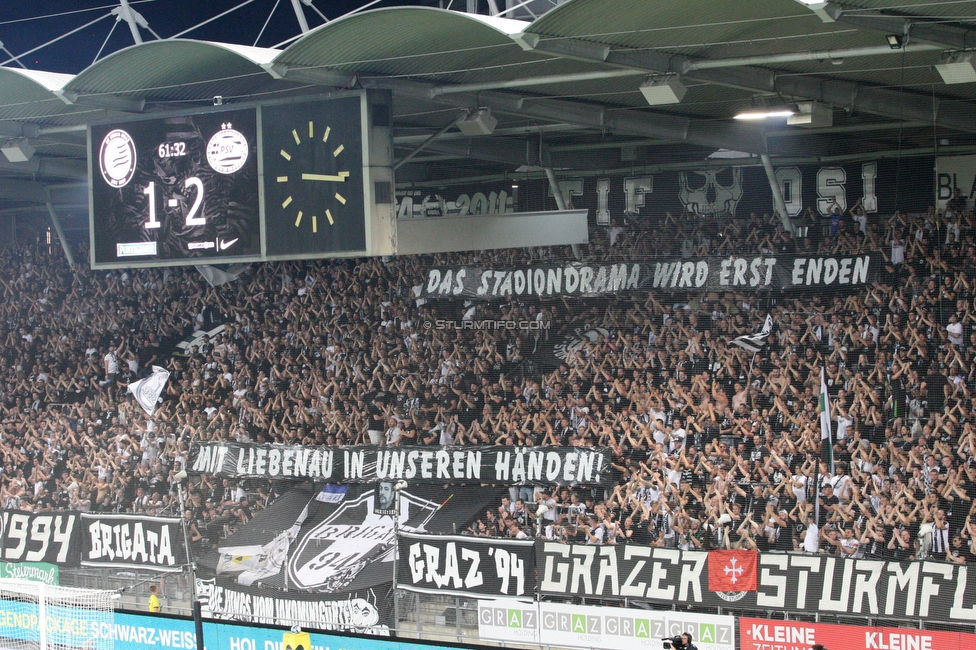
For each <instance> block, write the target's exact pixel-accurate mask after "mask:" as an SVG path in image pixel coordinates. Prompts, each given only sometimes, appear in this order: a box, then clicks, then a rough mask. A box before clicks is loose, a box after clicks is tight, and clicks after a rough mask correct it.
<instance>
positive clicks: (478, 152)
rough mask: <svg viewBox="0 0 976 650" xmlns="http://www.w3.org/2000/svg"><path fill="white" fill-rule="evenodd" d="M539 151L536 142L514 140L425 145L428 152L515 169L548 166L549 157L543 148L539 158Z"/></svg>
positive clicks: (474, 139)
mask: <svg viewBox="0 0 976 650" xmlns="http://www.w3.org/2000/svg"><path fill="white" fill-rule="evenodd" d="M539 149H540V145H539V142H538V141H533V140H519V139H515V138H472V139H470V140H467V141H458V140H447V141H445V140H438V141H436V142H431V143H430V144H429V145H427V150H428V151H435V152H437V153H442V154H449V155H454V156H460V157H462V158H473V159H475V160H484V161H487V162H496V163H502V164H505V165H513V166H515V167H521V166H522V165H544V164H549V156H548V152H547V151H546V149H545V147H544V146H543V147H542V155H541V156H540V155H539Z"/></svg>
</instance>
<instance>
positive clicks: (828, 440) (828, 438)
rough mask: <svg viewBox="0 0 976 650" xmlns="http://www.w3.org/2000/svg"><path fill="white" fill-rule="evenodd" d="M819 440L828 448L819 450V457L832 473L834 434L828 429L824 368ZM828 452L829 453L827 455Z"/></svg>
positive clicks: (828, 399) (828, 402)
mask: <svg viewBox="0 0 976 650" xmlns="http://www.w3.org/2000/svg"><path fill="white" fill-rule="evenodd" d="M820 442H821V445H827V446H828V449H827V450H824V451H825V452H826V453H824V452H821V454H820V455H821V457H822V458H823V459H824V460H825V461H827V462H828V463H829V465H830V473H831V475H833V473H834V434H833V432H832V431H831V429H830V396H829V395H827V380H826V375H825V373H824V369H823V368H821V369H820ZM828 454H829V455H828Z"/></svg>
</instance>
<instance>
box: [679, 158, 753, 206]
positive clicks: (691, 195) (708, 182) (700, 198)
mask: <svg viewBox="0 0 976 650" xmlns="http://www.w3.org/2000/svg"><path fill="white" fill-rule="evenodd" d="M678 186H679V187H680V188H681V189H680V191H679V193H678V198H680V199H681V203H682V204H683V205H684V206H685V209H686V210H687V211H688V212H691V213H693V214H708V215H714V214H718V215H721V214H727V215H734V214H735V207H736V206H737V205H738V204H739V199H741V198H742V168H741V167H726V168H723V169H704V170H702V171H696V172H681V173H679V174H678Z"/></svg>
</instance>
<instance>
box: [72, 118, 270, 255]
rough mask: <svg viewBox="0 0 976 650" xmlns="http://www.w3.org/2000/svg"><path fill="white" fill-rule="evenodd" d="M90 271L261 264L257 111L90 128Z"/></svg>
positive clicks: (159, 119) (162, 119)
mask: <svg viewBox="0 0 976 650" xmlns="http://www.w3.org/2000/svg"><path fill="white" fill-rule="evenodd" d="M90 166H91V170H90V178H91V185H92V188H91V191H92V197H91V199H92V200H91V205H92V217H93V223H92V229H91V232H92V239H93V242H92V252H93V260H94V265H95V266H98V265H113V266H114V265H131V266H137V265H139V264H138V263H139V262H146V261H153V262H170V263H172V262H179V261H193V262H200V261H205V260H207V261H214V260H223V259H228V260H230V259H240V258H248V259H257V258H259V257H260V255H261V237H260V220H259V209H258V205H259V203H258V156H257V119H256V111H255V109H253V108H249V109H243V110H231V111H221V112H211V113H199V114H194V115H183V116H177V117H167V118H156V119H146V120H139V121H133V122H126V123H124V124H113V125H103V126H93V127H92V128H91V161H90Z"/></svg>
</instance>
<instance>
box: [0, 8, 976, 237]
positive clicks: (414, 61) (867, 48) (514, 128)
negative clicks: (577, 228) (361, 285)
mask: <svg viewBox="0 0 976 650" xmlns="http://www.w3.org/2000/svg"><path fill="white" fill-rule="evenodd" d="M540 2H541V3H542V4H544V5H548V4H551V3H550V2H549V0H535V3H534V4H535V5H538V4H540ZM455 4H458V5H460V4H462V3H460V2H458V3H455ZM475 4H476V3H475ZM509 4H510V6H514V5H515V4H517V3H509ZM557 4H558V6H556V7H555V8H553V9H552V10H550V11H548V12H547V13H544V14H543V15H541V16H539V17H538V18H536V19H535V20H532V21H530V20H513V19H510V18H506V17H500V16H484V15H477V14H469V13H462V12H458V11H446V10H443V9H435V8H430V7H425V6H405V7H395V8H381V9H373V10H369V11H362V12H359V13H354V14H352V15H348V16H346V17H343V18H340V19H337V20H333V21H331V22H328V23H325V24H323V25H321V26H320V27H318V28H315V29H311V30H309V31H308V32H307V33H304V34H302V35H301V36H300V37H299V38H297V39H295V40H294V41H292V42H291V43H290V44H288V45H287V46H284V47H283V48H281V49H274V48H258V47H250V46H244V45H239V44H233V43H215V42H207V41H200V40H186V39H169V40H152V41H147V42H144V43H141V44H136V45H132V46H130V47H128V48H125V49H122V50H120V51H117V52H115V53H113V54H111V55H109V56H106V57H104V58H102V59H101V60H98V61H97V62H96V63H94V64H92V65H90V66H89V67H87V68H85V69H83V70H81V71H80V72H79V73H78V74H77V75H75V76H70V75H61V74H55V73H47V72H43V71H36V70H24V69H20V68H15V67H0V137H3V138H12V139H17V138H26V141H27V143H29V144H30V147H32V148H33V149H34V150H35V152H34V154H33V155H32V156H31V158H30V160H28V161H27V162H8V161H7V160H6V159H3V158H0V215H3V214H16V215H23V216H22V217H20V218H21V219H22V220H23V219H26V220H28V221H29V220H30V219H34V218H39V221H38V223H39V224H41V227H46V223H47V222H46V220H47V218H48V217H47V206H46V205H45V202H46V201H47V200H50V201H51V202H52V204H53V207H54V208H55V210H56V211H57V212H58V213H59V214H61V215H62V217H63V218H64V220H65V226H66V228H67V229H68V230H69V232H71V233H76V235H75V236H83V233H84V232H85V231H86V230H87V192H86V191H85V179H86V174H87V162H86V144H85V132H84V125H85V124H87V123H91V122H95V121H101V120H107V119H113V118H121V117H126V116H133V115H139V114H151V113H154V112H160V111H173V110H179V109H183V108H185V109H188V110H190V109H197V108H202V107H205V106H208V105H211V104H212V103H213V99H214V97H215V96H218V95H219V96H221V97H222V98H223V99H222V101H223V102H224V104H233V103H239V102H251V101H259V100H262V99H268V98H280V97H286V96H289V95H309V94H316V93H321V92H325V91H334V90H336V89H343V88H386V89H390V90H392V92H393V97H394V133H395V145H396V155H397V157H398V158H402V157H404V156H406V155H407V154H408V153H410V152H411V151H412V150H413V149H415V148H416V147H417V146H418V145H420V143H422V142H424V141H425V140H426V139H427V138H428V137H429V136H431V135H432V134H435V133H436V132H438V131H439V130H441V129H442V128H443V127H445V126H447V125H449V124H450V123H452V122H453V121H455V120H457V119H458V117H459V116H460V115H463V114H465V112H466V111H470V110H475V109H478V108H483V107H487V108H490V109H491V112H492V115H493V116H494V117H496V118H497V119H498V125H497V128H496V129H495V131H494V133H493V134H492V135H490V136H482V137H479V138H466V137H463V136H462V135H461V134H460V133H459V132H458V131H457V130H456V129H449V130H448V131H446V132H445V133H444V134H443V135H442V136H440V137H439V138H437V139H435V140H434V141H433V142H430V143H428V144H427V146H426V147H425V148H424V150H423V152H422V153H420V154H418V155H416V157H414V158H412V159H411V160H410V161H409V162H408V163H407V164H405V165H403V166H402V167H400V168H399V169H398V171H397V181H398V183H409V184H413V185H418V186H439V185H445V184H449V183H452V182H459V181H458V179H459V178H460V179H463V178H505V177H509V178H517V177H519V175H523V174H532V173H539V168H538V166H539V164H540V163H542V164H545V165H551V166H552V167H555V168H557V169H558V170H560V171H559V173H565V174H570V173H573V174H581V173H597V172H598V171H599V172H603V173H612V172H614V171H618V170H624V169H626V170H635V169H647V170H654V169H662V168H666V167H669V166H671V167H674V166H689V165H704V164H707V163H706V160H707V157H708V156H709V154H712V153H713V152H715V151H716V150H717V149H731V150H736V151H742V152H746V153H751V154H759V153H769V154H770V155H771V156H772V158H773V161H774V164H777V163H778V164H783V163H784V162H798V161H810V162H813V161H825V160H839V159H856V158H858V157H859V156H860V157H864V159H868V158H869V157H872V156H874V157H877V156H895V155H913V154H915V155H917V154H925V153H928V154H931V153H933V152H934V151H935V150H936V149H938V148H939V147H941V149H940V150H941V151H942V152H952V153H969V152H976V106H974V103H973V102H974V100H976V83H956V84H952V85H948V84H946V83H945V82H944V81H943V78H942V76H941V75H940V73H939V72H938V71H937V70H936V68H935V66H936V65H937V64H939V63H941V62H943V59H944V57H946V56H947V55H948V54H951V53H955V52H962V53H963V58H962V62H961V63H959V64H957V65H959V66H961V69H962V70H963V71H965V66H966V65H970V64H969V63H968V58H967V56H968V54H967V53H968V50H969V48H971V47H973V46H974V45H976V31H974V28H976V6H974V5H976V3H972V2H954V3H945V2H937V1H933V0H901V1H899V2H898V3H897V4H893V3H891V2H881V1H879V0H853V1H847V2H842V3H834V2H826V3H818V4H808V3H807V2H805V1H804V2H801V1H800V0H737V1H736V2H714V1H711V0H685V1H683V2H672V1H670V0H614V2H612V3H608V2H606V1H605V0H568V1H566V2H559V3H557ZM512 13H513V14H516V13H519V12H512ZM523 15H524V14H523ZM157 27H158V26H157ZM889 37H890V38H891V40H892V41H893V42H894V44H895V45H896V46H898V48H899V49H892V48H891V46H890V45H889ZM974 60H976V59H974ZM8 65H13V63H10V64H8ZM970 68H972V66H971V65H970ZM670 75H673V77H670ZM671 78H673V79H676V80H678V81H679V82H680V83H681V84H682V85H683V86H684V87H685V88H686V89H687V93H686V94H685V95H684V97H683V98H682V99H681V101H680V102H677V103H669V104H659V105H654V106H651V105H649V104H648V101H647V100H645V97H644V94H643V93H642V92H641V88H640V87H641V85H642V84H645V83H648V82H651V81H655V82H660V81H661V80H665V81H666V80H668V79H671ZM806 101H815V102H818V103H821V104H822V105H824V106H825V107H827V108H828V110H829V111H830V112H831V113H832V125H831V126H829V127H824V128H806V129H804V128H800V127H787V126H786V125H785V124H784V123H783V122H782V121H780V122H777V123H755V122H743V121H738V120H733V119H732V118H733V116H734V115H736V114H737V113H739V112H741V111H743V110H747V109H752V108H763V107H781V106H784V105H785V106H794V107H795V106H796V104H797V103H798V102H806ZM946 140H948V141H949V144H948V145H945V144H942V145H940V144H939V142H940V141H941V142H945V141H946ZM581 151H585V152H586V153H585V154H581V153H580V152H581ZM625 153H626V156H625ZM527 169H528V171H526V170H527ZM519 170H521V171H519Z"/></svg>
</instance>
